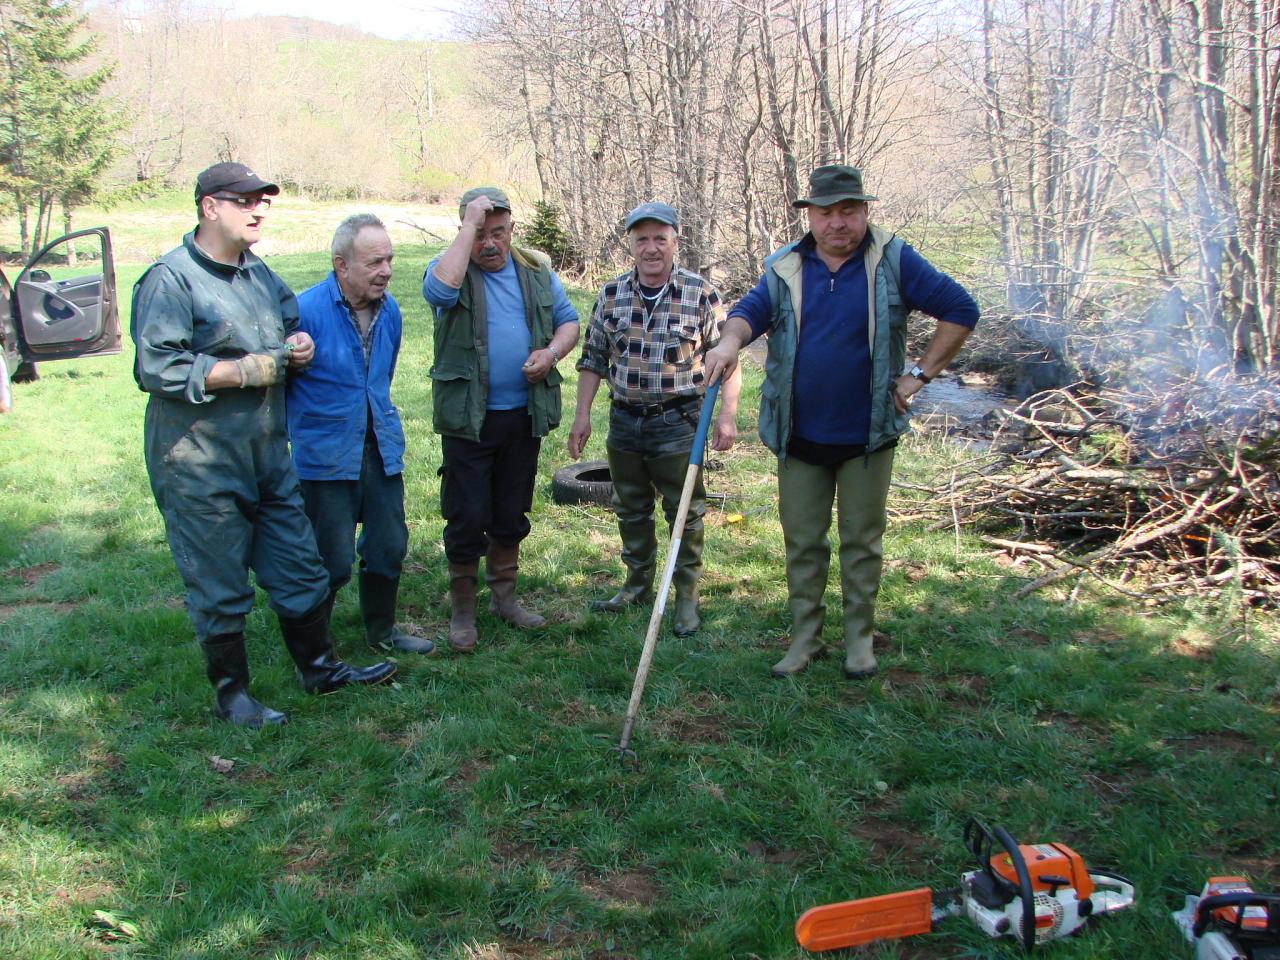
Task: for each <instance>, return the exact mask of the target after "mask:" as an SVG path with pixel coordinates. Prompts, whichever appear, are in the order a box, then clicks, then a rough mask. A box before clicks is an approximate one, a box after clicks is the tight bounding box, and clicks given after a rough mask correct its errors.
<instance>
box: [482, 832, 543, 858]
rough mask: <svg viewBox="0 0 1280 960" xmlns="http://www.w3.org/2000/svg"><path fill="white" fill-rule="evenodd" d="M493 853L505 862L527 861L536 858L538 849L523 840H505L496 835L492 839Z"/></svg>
mask: <svg viewBox="0 0 1280 960" xmlns="http://www.w3.org/2000/svg"><path fill="white" fill-rule="evenodd" d="M493 855H494V856H495V857H496V858H497V859H499V860H502V861H503V862H505V863H527V862H528V861H530V860H534V859H536V858H537V855H538V851H537V850H535V849H534V847H533V845H532V844H529V843H525V842H524V841H523V840H507V839H504V838H503V837H497V838H495V839H494V841H493Z"/></svg>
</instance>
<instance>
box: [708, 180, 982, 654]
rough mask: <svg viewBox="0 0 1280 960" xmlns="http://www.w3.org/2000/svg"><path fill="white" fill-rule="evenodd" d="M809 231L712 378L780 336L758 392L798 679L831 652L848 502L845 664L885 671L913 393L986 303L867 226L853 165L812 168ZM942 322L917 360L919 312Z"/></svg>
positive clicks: (776, 265) (747, 309) (947, 357)
mask: <svg viewBox="0 0 1280 960" xmlns="http://www.w3.org/2000/svg"><path fill="white" fill-rule="evenodd" d="M809 194H810V195H809V196H808V197H804V198H801V199H798V200H796V201H795V202H794V203H793V206H795V207H797V208H804V209H805V210H806V213H807V215H808V223H809V232H808V233H807V234H805V236H804V237H802V238H801V239H800V240H798V241H796V242H795V243H791V244H788V245H787V246H785V247H783V248H782V249H781V250H778V251H777V252H775V253H774V254H773V255H771V256H770V257H769V258H768V259H767V260H766V261H765V272H764V276H763V277H761V278H760V282H759V283H757V284H756V286H755V287H753V288H752V289H751V291H750V292H748V293H747V295H746V296H744V297H743V298H742V299H741V300H739V301H738V303H737V304H736V305H735V306H734V307H733V309H732V310H730V311H729V318H728V320H727V321H726V322H725V328H724V333H723V334H722V336H721V338H720V344H719V345H718V346H717V347H716V348H715V349H714V350H712V351H711V352H710V353H708V354H707V360H706V368H707V379H708V382H709V383H714V382H715V381H716V380H717V379H718V378H720V377H723V376H727V375H729V374H730V373H731V372H732V371H733V370H734V368H735V367H736V365H737V355H738V351H739V350H740V349H741V348H742V347H743V346H745V345H746V344H748V343H750V342H751V341H752V340H754V339H755V338H756V337H758V336H760V335H761V334H763V333H766V332H767V333H768V334H769V352H768V357H767V359H766V362H765V382H764V385H763V386H762V388H761V393H760V439H761V440H763V441H764V443H765V445H766V446H767V447H768V448H769V449H770V450H772V451H773V452H774V454H775V455H776V456H777V457H778V510H779V514H780V516H781V519H782V531H783V538H784V540H785V543H786V551H787V593H788V606H789V607H790V610H791V643H790V647H789V649H788V650H787V654H786V656H784V657H783V658H782V660H780V661H779V662H778V663H776V664H774V665H773V667H772V673H773V675H774V676H778V677H786V676H791V675H793V674H797V673H799V672H800V671H802V670H804V669H805V667H807V666H808V665H809V662H810V661H811V660H813V659H815V658H817V657H818V656H820V655H821V654H822V653H823V652H824V651H825V648H824V647H823V644H822V623H823V618H824V616H825V613H826V604H825V602H824V599H823V595H824V593H825V591H826V583H827V569H828V565H829V562H830V556H831V547H830V543H829V541H828V540H827V531H828V530H829V529H830V527H831V510H832V504H833V503H834V502H836V500H837V498H838V503H839V510H838V514H839V515H838V520H837V529H838V530H839V534H840V585H841V590H842V592H843V594H844V624H843V626H844V630H843V633H844V649H845V659H844V672H845V676H846V677H848V678H849V679H860V678H865V677H869V676H871V675H872V674H874V673H875V672H876V669H877V665H876V658H875V656H874V654H873V653H872V650H871V642H872V625H873V620H874V614H875V598H876V593H877V591H878V590H879V586H880V569H881V561H882V557H883V552H882V548H881V541H882V538H883V535H884V529H885V519H886V514H885V505H886V502H887V499H888V494H889V480H890V476H891V472H892V469H893V452H894V448H895V447H896V445H897V442H898V439H899V437H901V436H902V435H903V434H904V433H905V432H906V431H907V429H908V420H909V414H910V410H911V398H912V396H913V395H914V394H915V393H916V392H917V391H919V390H920V388H921V387H923V386H924V385H925V384H927V383H928V382H929V381H930V380H932V379H933V378H934V377H936V376H937V375H938V374H939V373H941V372H942V371H943V369H944V368H945V367H946V366H947V364H948V363H950V362H951V360H952V358H954V357H955V355H956V353H957V352H958V351H959V350H960V347H961V345H962V344H963V343H964V341H965V338H966V337H968V336H969V333H970V331H972V329H973V327H974V326H975V325H976V323H977V321H978V305H977V304H976V303H975V302H974V300H973V298H972V297H971V296H969V294H968V293H967V292H966V291H965V290H964V288H963V287H961V286H960V285H959V284H958V283H956V282H955V281H954V280H952V279H951V278H950V277H948V276H947V275H946V274H943V273H941V272H939V271H938V270H937V269H935V268H934V267H933V266H932V265H931V264H930V263H929V262H928V261H927V260H925V259H924V258H923V257H921V256H920V255H919V254H918V253H916V252H915V250H913V249H912V248H911V246H910V245H909V244H906V243H904V242H903V241H902V239H901V238H899V237H897V236H895V235H894V234H893V233H892V232H890V231H888V230H885V229H884V228H882V227H880V226H877V225H873V224H871V223H870V222H869V217H870V213H869V208H868V206H867V203H868V201H872V200H875V199H876V198H875V197H873V196H871V195H869V194H868V193H867V192H866V190H865V189H864V187H863V182H862V174H861V173H860V172H859V171H858V170H856V169H854V168H853V167H848V166H844V165H843V164H832V165H828V166H823V167H819V168H818V169H816V170H814V171H813V173H812V174H810V176H809ZM913 310H920V311H921V312H923V313H926V314H928V315H930V316H932V317H934V318H935V319H937V321H938V324H937V327H936V328H935V330H934V333H933V336H932V338H931V339H930V341H929V344H928V347H927V348H926V349H925V352H924V354H923V355H922V356H921V357H920V358H919V360H918V361H916V362H914V363H911V364H910V365H909V369H907V367H908V363H907V360H906V350H907V316H908V314H910V313H911V312H912V311H913Z"/></svg>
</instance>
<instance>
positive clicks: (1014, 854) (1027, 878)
mask: <svg viewBox="0 0 1280 960" xmlns="http://www.w3.org/2000/svg"><path fill="white" fill-rule="evenodd" d="M995 835H996V839H997V840H999V841H1000V843H1001V844H1002V845H1003V846H1004V848H1005V850H1006V851H1008V854H1009V859H1010V860H1012V861H1013V869H1014V872H1015V873H1017V875H1018V897H1019V898H1020V899H1021V900H1022V946H1023V947H1024V948H1025V949H1026V951H1027V953H1030V952H1031V951H1032V950H1034V949H1035V945H1036V906H1035V895H1034V894H1033V893H1032V891H1031V874H1030V872H1029V871H1028V870H1027V861H1026V859H1025V858H1024V857H1023V856H1022V851H1021V850H1019V849H1018V841H1017V840H1015V839H1013V837H1011V836H1009V831H1008V830H1006V829H1005V828H1004V827H1000V826H997V827H996V829H995ZM988 863H990V861H988Z"/></svg>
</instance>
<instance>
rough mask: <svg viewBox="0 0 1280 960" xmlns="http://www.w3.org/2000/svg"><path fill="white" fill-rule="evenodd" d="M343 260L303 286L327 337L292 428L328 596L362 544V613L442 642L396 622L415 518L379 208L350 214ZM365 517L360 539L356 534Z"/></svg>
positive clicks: (293, 388)
mask: <svg viewBox="0 0 1280 960" xmlns="http://www.w3.org/2000/svg"><path fill="white" fill-rule="evenodd" d="M330 250H331V252H332V254H333V270H332V271H331V272H330V274H329V276H327V277H326V278H325V279H324V280H322V281H321V282H320V283H317V284H316V285H315V286H314V287H311V288H310V289H308V290H305V291H303V292H302V293H301V294H299V295H298V314H299V329H301V330H303V331H305V332H306V333H308V334H310V335H311V338H312V339H313V340H314V341H315V343H316V357H315V360H314V361H313V362H312V363H311V365H310V366H309V367H308V368H307V370H306V371H305V372H304V373H302V374H300V375H298V376H296V377H294V378H293V379H292V380H290V381H289V389H288V405H287V409H288V419H289V439H290V441H291V442H292V444H293V463H294V466H295V468H296V469H297V471H298V477H299V479H300V480H301V482H302V498H303V500H304V501H305V503H306V509H307V516H308V517H310V518H311V524H312V526H313V527H314V528H315V531H316V543H317V544H318V545H319V547H320V556H321V558H322V559H323V561H324V565H325V569H326V570H327V571H328V574H329V600H328V603H329V606H330V609H331V610H332V606H333V601H334V597H335V596H336V594H337V592H338V591H339V590H340V589H342V587H343V586H344V585H345V584H346V583H347V582H348V581H349V580H350V579H351V564H352V561H353V560H354V558H355V552H356V549H359V552H360V613H361V615H362V616H363V618H364V626H365V640H366V641H367V642H368V644H369V646H371V647H373V648H374V649H377V650H384V651H391V650H398V651H401V652H404V653H430V652H431V651H432V650H434V649H435V645H434V644H433V643H432V642H431V641H430V640H427V639H425V638H422V637H416V636H412V635H410V634H408V633H405V632H404V631H403V630H401V629H400V628H399V627H397V626H396V596H397V594H398V592H399V588H400V572H401V570H402V569H403V566H404V558H405V554H406V553H407V552H408V549H409V529H408V526H407V525H406V524H405V519H404V478H403V471H404V430H403V429H401V426H400V414H399V412H398V411H397V410H396V408H395V405H394V404H392V402H391V378H392V377H393V376H395V371H396V357H397V356H398V355H399V353H400V327H401V323H400V307H399V306H398V305H397V304H396V301H395V298H394V297H392V296H391V294H389V293H388V292H387V284H388V283H390V282H391V260H392V251H391V238H390V237H389V236H387V231H386V228H385V227H384V226H383V225H382V221H381V220H379V219H378V218H377V217H375V216H374V215H373V214H371V213H359V214H356V215H354V216H351V217H347V219H345V220H343V221H342V223H340V224H339V225H338V229H337V230H336V231H335V232H334V234H333V243H332V245H331V247H330ZM357 524H360V528H361V529H360V539H359V541H358V542H357V541H356V540H355V532H356V525H357Z"/></svg>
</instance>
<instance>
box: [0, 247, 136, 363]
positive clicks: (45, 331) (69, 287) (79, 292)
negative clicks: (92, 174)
mask: <svg viewBox="0 0 1280 960" xmlns="http://www.w3.org/2000/svg"><path fill="white" fill-rule="evenodd" d="M10 309H11V311H12V314H13V319H14V325H15V327H16V329H17V333H18V347H19V349H20V351H21V353H22V358H23V359H24V360H25V361H27V362H29V363H34V362H36V361H38V360H61V359H66V358H68V357H87V356H98V355H102V354H109V353H119V352H120V315H119V309H118V305H117V303H116V271H115V262H114V261H113V260H112V257H111V234H110V232H109V231H108V230H107V228H106V227H93V228H91V229H88V230H78V231H76V232H75V233H69V234H67V235H66V236H63V237H59V238H58V239H57V240H54V241H53V242H51V243H48V244H46V245H45V246H44V248H43V249H42V250H41V251H40V252H39V253H38V254H36V256H35V257H33V258H32V259H31V261H30V262H29V263H28V264H27V265H26V267H24V268H23V270H22V272H21V273H20V274H18V278H17V279H16V280H15V281H14V283H13V293H12V295H11V298H10Z"/></svg>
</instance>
